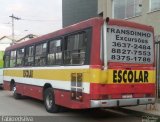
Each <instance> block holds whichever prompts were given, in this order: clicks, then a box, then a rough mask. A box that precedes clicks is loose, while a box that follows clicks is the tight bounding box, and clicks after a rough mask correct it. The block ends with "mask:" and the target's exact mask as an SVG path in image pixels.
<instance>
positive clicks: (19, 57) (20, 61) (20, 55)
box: [16, 48, 24, 67]
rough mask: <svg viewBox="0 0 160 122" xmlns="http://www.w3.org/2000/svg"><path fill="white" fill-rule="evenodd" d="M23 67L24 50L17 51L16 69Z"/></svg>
mask: <svg viewBox="0 0 160 122" xmlns="http://www.w3.org/2000/svg"><path fill="white" fill-rule="evenodd" d="M23 65H24V48H21V49H18V50H17V65H16V66H17V67H19V66H23Z"/></svg>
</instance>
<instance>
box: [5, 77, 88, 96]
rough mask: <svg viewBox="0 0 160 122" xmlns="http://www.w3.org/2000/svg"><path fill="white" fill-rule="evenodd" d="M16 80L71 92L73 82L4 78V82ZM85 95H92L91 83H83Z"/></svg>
mask: <svg viewBox="0 0 160 122" xmlns="http://www.w3.org/2000/svg"><path fill="white" fill-rule="evenodd" d="M11 79H14V80H15V82H17V83H22V84H28V85H35V86H41V87H43V86H44V84H45V83H50V84H51V85H52V87H53V88H57V89H62V90H69V91H70V90H71V81H58V80H45V79H35V78H21V77H11V76H4V77H3V80H4V81H11ZM82 88H83V90H82V91H83V93H87V94H89V93H90V83H89V82H82Z"/></svg>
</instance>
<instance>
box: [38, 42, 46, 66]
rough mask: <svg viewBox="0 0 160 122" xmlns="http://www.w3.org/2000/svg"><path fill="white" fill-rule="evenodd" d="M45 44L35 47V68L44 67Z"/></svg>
mask: <svg viewBox="0 0 160 122" xmlns="http://www.w3.org/2000/svg"><path fill="white" fill-rule="evenodd" d="M46 53H47V43H43V44H39V45H36V51H35V66H45V65H46Z"/></svg>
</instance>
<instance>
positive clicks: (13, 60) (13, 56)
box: [10, 50, 16, 67]
mask: <svg viewBox="0 0 160 122" xmlns="http://www.w3.org/2000/svg"><path fill="white" fill-rule="evenodd" d="M15 66H16V51H15V50H14V51H11V57H10V67H15Z"/></svg>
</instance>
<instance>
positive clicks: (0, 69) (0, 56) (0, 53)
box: [0, 51, 4, 88]
mask: <svg viewBox="0 0 160 122" xmlns="http://www.w3.org/2000/svg"><path fill="white" fill-rule="evenodd" d="M3 56H4V51H0V87H1V88H2V85H3Z"/></svg>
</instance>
